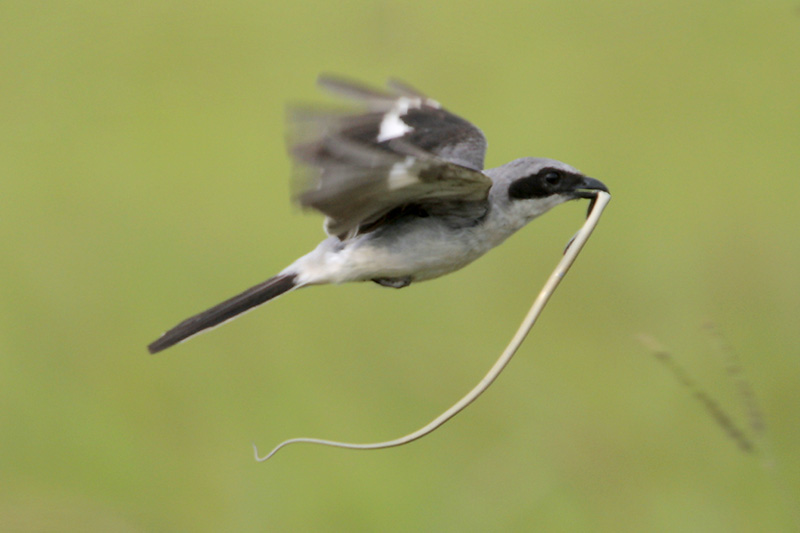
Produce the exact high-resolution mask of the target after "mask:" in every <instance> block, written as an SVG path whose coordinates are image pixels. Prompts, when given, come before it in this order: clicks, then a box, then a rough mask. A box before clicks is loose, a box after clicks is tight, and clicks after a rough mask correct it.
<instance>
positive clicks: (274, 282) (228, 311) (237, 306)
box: [147, 273, 302, 353]
mask: <svg viewBox="0 0 800 533" xmlns="http://www.w3.org/2000/svg"><path fill="white" fill-rule="evenodd" d="M296 278H297V274H294V273H287V274H278V275H277V276H275V277H273V278H270V279H268V280H267V281H265V282H263V283H259V284H258V285H256V286H255V287H250V288H249V289H247V290H246V291H244V292H243V293H241V294H239V295H237V296H234V297H233V298H230V299H228V300H225V301H224V302H222V303H221V304H217V305H215V306H214V307H212V308H211V309H207V310H205V311H203V312H202V313H199V314H197V315H195V316H193V317H191V318H187V319H186V320H184V321H183V322H181V323H180V324H178V325H177V326H175V327H174V328H172V329H171V330H169V331H167V332H166V333H164V334H163V335H161V337H159V338H158V339H157V340H156V341H154V342H153V343H151V344H150V345H149V346H148V347H147V349H148V350H150V353H156V352H160V351H161V350H166V349H167V348H169V347H170V346H174V345H175V344H178V343H179V342H183V341H185V340H186V339H188V338H189V337H192V336H194V335H197V334H198V333H201V332H203V331H205V330H207V329H211V328H213V327H216V326H219V325H220V324H222V323H223V322H227V321H228V320H231V319H233V318H236V317H237V316H238V315H240V314H242V313H244V312H245V311H249V310H250V309H252V308H254V307H256V306H258V305H261V304H263V303H266V302H268V301H269V300H272V299H273V298H276V297H278V296H280V295H281V294H283V293H285V292H288V291H290V290H292V289H296V288H297V287H298V286H302V285H301V284H298V283H297V282H296Z"/></svg>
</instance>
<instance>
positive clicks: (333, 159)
mask: <svg viewBox="0 0 800 533" xmlns="http://www.w3.org/2000/svg"><path fill="white" fill-rule="evenodd" d="M320 83H321V85H323V87H324V88H326V89H328V90H331V91H332V92H334V93H336V94H338V95H341V96H346V97H348V98H350V99H354V100H356V101H358V102H359V103H360V104H361V106H360V107H359V108H357V109H355V110H353V109H347V110H334V111H329V110H319V109H316V110H311V109H298V110H294V111H293V112H292V114H291V115H290V122H291V124H292V126H293V127H292V129H291V131H292V136H291V140H290V153H291V155H292V156H293V158H294V159H295V161H296V163H297V164H298V166H299V168H300V169H302V170H303V171H304V173H305V176H306V179H305V185H304V186H303V187H302V190H301V192H300V193H299V194H298V195H297V199H298V201H299V203H300V204H301V205H302V206H303V207H307V208H313V209H316V210H317V211H320V212H321V213H323V214H324V215H325V216H326V217H327V220H326V230H327V231H328V232H329V233H331V234H333V235H339V236H340V237H341V238H344V237H345V236H352V235H356V234H359V233H363V232H365V231H373V230H374V229H376V228H377V227H380V225H381V221H382V220H384V219H386V220H389V219H388V218H386V215H387V214H388V213H390V212H397V210H398V209H400V210H404V208H405V207H407V206H418V207H420V208H421V209H420V210H417V209H416V208H415V209H405V212H424V213H430V212H435V211H437V206H442V205H445V204H446V205H447V206H448V209H449V212H452V213H454V214H458V206H459V205H464V206H467V204H470V205H469V207H468V208H466V209H465V211H464V213H465V214H464V216H465V217H466V216H474V214H475V212H476V207H475V205H474V204H476V203H477V204H480V203H483V204H485V203H486V202H487V197H488V191H489V188H490V187H491V183H492V182H491V180H490V179H489V178H488V177H487V176H486V175H485V174H484V173H483V172H482V168H483V158H484V154H485V151H486V139H485V137H484V136H483V133H482V132H481V131H480V130H479V129H478V128H477V127H475V126H474V125H472V124H470V123H469V122H467V121H466V120H464V119H462V118H460V117H458V116H456V115H454V114H452V113H450V112H448V111H446V110H445V109H443V108H442V107H441V106H440V105H439V104H438V103H437V102H435V101H433V100H431V99H429V98H426V97H425V96H423V95H422V93H420V92H419V91H416V89H413V88H411V87H409V86H407V85H405V84H402V83H401V82H391V83H390V90H391V92H384V91H379V90H375V89H371V88H366V87H363V86H360V85H357V84H354V83H351V82H348V81H344V80H341V79H335V78H330V77H325V78H321V80H320Z"/></svg>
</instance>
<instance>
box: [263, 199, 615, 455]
mask: <svg viewBox="0 0 800 533" xmlns="http://www.w3.org/2000/svg"><path fill="white" fill-rule="evenodd" d="M610 200H611V195H609V194H608V193H605V192H599V193H598V194H597V198H596V199H594V200H593V202H592V204H593V205H592V206H591V210H590V212H589V215H588V216H587V218H586V222H584V224H583V226H582V227H581V229H580V230H579V231H578V233H576V234H575V237H573V239H572V241H571V242H570V244H569V245H568V246H567V249H566V250H565V251H564V256H563V257H562V258H561V261H559V263H558V265H557V266H556V268H555V270H553V273H552V274H550V277H549V278H548V280H547V282H546V283H545V284H544V287H542V290H541V292H539V296H537V297H536V300H535V301H534V302H533V305H532V306H531V309H530V311H528V314H527V315H526V316H525V319H524V320H523V321H522V324H521V325H520V326H519V329H518V330H517V332H516V334H514V337H513V338H512V339H511V341H510V342H509V343H508V346H506V349H505V350H504V351H503V353H502V354H501V355H500V357H499V358H498V359H497V361H496V362H495V364H494V365H493V366H492V368H490V369H489V371H488V372H487V373H486V375H485V376H484V377H483V379H481V380H480V382H479V383H478V384H477V385H475V387H473V389H472V390H471V391H469V392H468V393H467V394H466V395H464V397H463V398H461V399H460V400H458V401H457V402H456V403H455V404H454V405H453V406H452V407H450V408H449V409H447V410H446V411H445V412H443V413H442V414H440V415H439V416H438V417H436V418H435V419H434V420H432V421H431V422H430V423H429V424H427V425H426V426H424V427H421V428H420V429H418V430H416V431H414V432H412V433H409V434H408V435H405V436H403V437H400V438H397V439H394V440H387V441H384V442H372V443H364V444H359V443H350V442H339V441H334V440H325V439H315V438H309V437H299V438H295V439H289V440H285V441H283V442H281V443H280V444H278V445H277V446H276V447H275V448H273V449H272V451H271V452H269V453H268V454H267V455H265V456H263V457H259V455H258V448H256V445H255V444H253V450H254V453H255V458H256V461H259V462H263V461H266V460H267V459H269V458H270V457H272V456H273V455H275V454H276V453H277V452H278V451H279V450H280V449H281V448H284V447H286V446H288V445H289V444H296V443H301V442H305V443H308V444H321V445H323V446H334V447H337V448H347V449H350V450H379V449H382V448H391V447H393V446H402V445H403V444H408V443H409V442H413V441H415V440H417V439H419V438H421V437H424V436H425V435H427V434H429V433H431V432H433V431H434V430H435V429H438V428H439V427H440V426H442V425H443V424H444V423H445V422H447V421H448V420H450V419H451V418H453V417H454V416H456V415H457V414H458V413H460V412H461V411H463V410H464V408H466V407H467V406H468V405H469V404H471V403H472V402H474V401H475V400H476V399H477V398H478V397H479V396H480V395H481V394H483V393H484V392H485V391H486V389H488V388H489V386H490V385H491V384H492V383H493V382H494V380H495V379H497V377H498V376H499V375H500V372H502V371H503V369H504V368H505V367H506V365H508V363H509V361H511V358H512V357H513V356H514V354H515V353H516V352H517V350H518V349H519V347H520V345H521V344H522V341H524V340H525V337H526V336H527V335H528V332H529V331H530V330H531V328H532V327H533V325H534V323H535V322H536V319H537V318H539V315H540V314H541V313H542V310H543V309H544V306H545V305H546V304H547V302H548V300H549V299H550V297H551V296H552V295H553V292H555V290H556V287H558V284H559V283H560V282H561V280H562V279H563V278H564V276H565V275H566V273H567V271H568V270H569V268H570V267H571V266H572V263H574V262H575V259H576V258H577V257H578V254H579V253H580V251H581V249H582V248H583V245H584V244H586V241H587V240H588V239H589V236H590V235H591V234H592V231H594V228H595V226H597V223H598V221H599V220H600V215H601V214H602V213H603V209H605V207H606V205H607V204H608V202H609V201H610Z"/></svg>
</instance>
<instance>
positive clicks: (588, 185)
mask: <svg viewBox="0 0 800 533" xmlns="http://www.w3.org/2000/svg"><path fill="white" fill-rule="evenodd" d="M600 191H602V192H608V187H606V186H605V184H604V183H603V182H602V181H600V180H596V179H594V178H589V177H587V176H584V178H583V180H581V182H580V184H579V185H578V186H577V187H575V198H588V199H590V200H591V201H590V202H589V208H588V209H587V210H586V216H587V217H588V216H589V214H590V213H591V212H592V209H594V203H595V201H596V200H597V193H598V192H600Z"/></svg>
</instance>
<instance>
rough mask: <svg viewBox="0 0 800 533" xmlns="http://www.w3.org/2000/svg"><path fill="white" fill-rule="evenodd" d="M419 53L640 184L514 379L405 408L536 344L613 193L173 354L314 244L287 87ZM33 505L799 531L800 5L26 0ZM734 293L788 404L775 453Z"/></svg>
mask: <svg viewBox="0 0 800 533" xmlns="http://www.w3.org/2000/svg"><path fill="white" fill-rule="evenodd" d="M319 72H336V73H343V74H346V75H348V76H351V77H355V78H358V79H362V80H365V81H367V82H370V83H373V84H380V83H382V82H383V81H384V80H385V79H386V78H388V77H390V76H394V77H398V78H400V79H404V80H406V81H408V82H409V83H411V84H412V85H415V86H417V87H419V88H420V89H422V90H423V91H425V92H427V93H428V94H430V95H431V96H432V97H434V98H436V99H438V100H439V101H441V102H442V103H443V104H444V105H445V106H447V107H448V108H449V109H451V110H453V111H454V112H456V113H458V114H461V115H463V116H465V117H467V118H468V119H470V120H472V121H473V122H475V123H476V124H478V125H479V126H480V127H482V128H483V129H484V131H485V133H486V135H487V137H488V138H489V142H490V147H489V153H488V157H487V165H488V166H496V165H499V164H502V163H504V162H506V161H508V160H510V159H512V158H516V157H521V156H526V155H535V156H546V157H552V158H557V159H561V160H563V161H567V162H569V163H570V164H572V165H574V166H576V167H578V168H580V169H582V170H584V171H585V172H587V173H588V174H590V175H592V176H595V177H597V178H600V179H602V180H603V181H604V182H605V183H606V184H607V185H608V186H609V187H610V189H611V191H612V193H613V194H614V199H613V201H612V203H611V204H610V206H609V208H608V210H607V211H606V214H605V216H604V218H603V220H602V221H601V223H600V226H599V228H598V230H597V232H596V233H595V236H594V237H593V238H592V240H590V242H589V244H588V246H587V248H586V249H585V250H584V253H583V254H582V255H581V257H580V258H579V260H578V262H577V264H576V266H575V267H574V268H573V270H572V272H571V273H570V275H569V276H568V278H567V280H566V282H565V283H564V285H563V286H562V287H561V288H560V289H559V291H558V293H557V294H556V295H555V298H554V300H553V301H552V303H551V305H550V306H549V307H548V309H547V310H546V311H545V313H544V315H543V317H542V318H541V320H540V322H539V324H538V325H537V327H536V328H534V331H533V333H532V335H531V337H530V338H529V339H528V341H527V342H526V344H525V345H524V346H523V348H522V350H521V351H520V353H519V354H518V355H517V358H516V359H515V360H514V362H513V363H512V364H511V366H510V367H509V368H508V369H507V371H506V373H505V374H504V375H503V376H502V377H501V378H500V380H499V381H498V382H497V383H496V384H495V386H494V387H493V388H492V389H491V390H490V391H489V393H488V394H487V395H486V396H484V397H483V398H481V399H480V400H479V401H478V402H477V403H476V404H474V405H472V406H471V407H470V408H469V409H468V410H467V411H466V412H464V413H463V414H461V415H459V416H458V417H457V418H456V419H455V420H453V421H452V422H450V423H449V424H447V425H446V426H445V427H444V428H443V429H441V430H440V431H438V432H436V433H434V434H433V435H431V436H430V437H428V438H426V439H423V440H421V441H419V442H417V443H414V444H412V445H410V446H407V447H404V448H398V449H393V450H389V451H381V452H351V451H344V450H335V449H329V448H319V447H312V446H297V447H295V448H291V447H290V448H288V449H286V450H284V451H282V452H281V453H280V454H278V455H277V456H276V457H275V459H274V460H272V461H270V462H268V463H265V464H257V463H255V462H254V461H253V458H252V452H251V449H250V443H251V442H253V441H255V442H256V443H258V444H259V446H260V447H261V449H262V450H267V449H269V448H270V447H271V446H273V445H274V444H276V443H277V442H279V441H281V440H283V439H285V438H289V437H294V436H302V435H306V436H319V437H325V438H334V439H343V440H351V441H360V442H364V441H374V440H384V439H389V438H394V437H397V436H399V435H401V434H404V433H407V432H409V431H411V430H413V429H416V428H417V427H419V426H421V425H422V424H424V423H427V422H428V421H429V420H430V419H432V418H434V417H435V416H436V415H437V414H438V413H439V412H441V411H442V410H444V409H445V408H446V407H448V406H449V405H450V404H451V403H452V402H454V401H455V400H456V399H457V398H458V397H460V396H461V395H462V394H463V393H464V392H466V391H467V390H468V389H469V388H471V387H472V386H473V385H474V384H475V383H476V382H477V381H478V379H479V378H480V377H481V376H482V375H483V373H484V372H485V371H486V369H487V368H488V367H489V366H490V365H491V363H492V362H493V361H494V359H495V358H496V357H497V355H498V354H499V352H500V350H501V349H502V348H503V347H504V346H505V343H506V342H507V341H508V339H509V337H510V335H511V334H512V333H513V332H514V330H515V329H516V327H517V325H518V324H519V321H520V320H521V318H522V316H523V314H524V313H525V311H526V310H527V308H528V306H529V305H530V303H531V300H532V298H533V297H534V295H535V294H536V293H537V292H538V290H539V288H540V287H541V285H542V283H543V282H544V280H545V278H546V276H547V275H548V274H549V272H550V271H551V269H552V268H553V266H554V265H555V263H556V262H557V261H558V259H559V257H560V253H561V250H562V248H563V246H564V244H565V243H566V241H567V240H568V239H569V237H570V236H572V234H573V233H574V231H575V230H576V229H577V228H578V227H579V226H580V224H581V223H582V220H583V214H584V211H585V208H586V204H585V203H582V204H579V203H572V204H569V205H566V206H563V207H560V208H558V209H557V210H555V211H554V212H552V213H551V214H549V215H547V216H546V217H544V218H542V219H541V220H538V221H537V222H535V223H534V224H532V225H531V226H529V227H528V228H525V230H523V231H522V232H520V233H519V234H518V235H516V236H514V237H513V238H512V239H510V240H509V241H508V242H507V243H506V244H505V245H504V246H502V247H501V248H499V249H498V250H495V251H493V252H492V253H490V254H489V255H488V256H486V257H485V258H483V259H481V260H479V261H478V262H476V263H475V264H474V265H471V266H470V267H468V268H467V269H465V270H463V271H461V272H458V273H456V274H453V275H450V276H448V277H446V278H443V279H440V280H436V281H432V282H428V283H423V284H419V285H412V286H411V287H410V288H408V289H405V290H402V291H394V290H388V289H383V288H380V287H378V286H376V285H374V284H360V285H349V286H342V287H320V288H314V289H311V290H308V291H300V292H298V293H295V294H292V295H290V296H289V297H286V298H285V299H284V298H282V299H280V300H278V301H277V302H273V303H272V304H270V305H269V306H267V307H265V308H263V309H259V310H258V311H256V312H254V313H251V314H249V315H247V316H246V317H244V318H242V319H240V320H237V321H236V322H234V323H231V324H228V325H226V326H225V327H223V328H220V329H218V330H216V331H214V332H212V333H209V334H206V335H203V336H201V337H198V338H196V339H193V340H192V341H191V342H188V343H185V344H182V345H180V346H179V347H177V348H174V349H171V350H169V351H167V352H165V353H163V354H159V355H158V356H150V355H148V354H147V352H146V349H145V346H146V344H147V343H148V342H150V341H152V340H153V339H154V338H155V337H156V336H158V334H160V333H161V332H162V331H164V330H165V329H166V328H168V327H170V326H172V325H174V324H175V323H176V322H177V321H179V320H181V319H183V318H185V317H186V316H188V315H190V314H193V313H195V312H197V311H200V310H202V309H204V308H206V307H207V306H210V305H212V304H215V303H217V302H218V301H220V300H222V299H224V298H226V297H228V296H231V295H233V294H235V293H237V292H239V291H240V290H242V289H244V288H247V287H249V286H250V285H252V284H255V283H257V282H259V281H262V280H263V279H265V278H266V277H268V276H270V275H271V274H273V273H275V272H277V271H278V270H280V269H282V268H283V267H284V266H286V265H287V264H288V263H289V262H291V261H292V260H294V259H295V258H296V257H297V256H299V255H300V254H302V253H304V252H306V251H308V250H309V249H311V248H312V247H313V246H314V245H315V244H316V243H317V241H318V240H319V239H320V238H321V236H322V231H321V219H320V218H319V217H317V216H315V215H313V214H304V213H301V212H300V210H299V209H297V208H296V207H294V206H292V205H291V204H290V202H289V191H290V185H289V179H288V178H289V176H290V165H289V161H288V158H287V156H286V155H285V152H284V112H285V105H286V104H287V102H297V101H312V102H324V101H326V100H325V98H324V96H323V95H321V94H320V93H319V92H318V91H317V89H316V87H315V84H314V82H315V79H316V76H317V74H318V73H319ZM0 137H1V140H2V142H1V143H0V146H1V147H0V180H1V181H0V182H1V183H2V190H1V191H0V221H1V223H0V239H1V241H0V242H2V250H3V251H2V253H1V254H0V275H1V277H0V291H1V292H0V530H1V531H165V532H166V531H290V530H294V531H299V530H317V531H409V530H427V531H489V530H493V531H523V530H537V531H609V532H618V531H698V532H709V531H725V532H729V531H790V530H796V529H797V528H800V519H799V518H798V511H797V501H798V499H800V497H799V495H800V456H799V454H798V451H800V443H799V442H798V440H800V400H798V385H800V364H799V363H798V356H799V355H800V349H798V340H800V338H799V337H800V335H798V316H800V238H799V237H800V231H798V228H800V212H799V211H798V206H797V204H798V200H799V199H800V185H798V178H799V177H800V176H798V170H800V3H798V2H797V1H766V2H756V1H721V0H718V1H703V2H695V1H691V2H690V1H672V2H655V3H649V4H643V3H641V2H633V1H617V2H602V3H598V2H590V1H574V2H530V1H519V2H494V3H489V2H486V3H479V2H457V1H452V0H451V1H442V2H435V3H434V2H398V1H396V2H371V1H352V2H324V3H301V2H295V3H289V2H285V3H282V2H281V3H279V2H217V3H212V2H203V3H192V2H107V1H106V2H88V1H87V2H29V1H24V2H14V1H5V2H2V4H0ZM706 320H713V321H714V322H715V323H716V324H717V325H718V329H719V331H720V332H722V334H724V335H725V337H726V338H727V340H728V342H729V343H730V345H731V346H733V348H734V350H735V351H736V353H738V354H739V356H740V357H741V359H742V364H743V366H744V368H745V371H746V373H747V376H748V379H749V380H750V383H751V385H752V387H753V389H754V391H755V394H756V395H757V397H758V399H759V400H760V402H761V406H762V409H763V411H764V416H765V422H766V427H767V429H766V433H765V434H764V436H763V437H760V438H757V444H758V448H759V453H758V454H754V455H747V454H744V453H742V452H741V451H740V450H739V449H738V448H737V446H736V444H735V443H734V442H733V441H732V440H731V439H730V438H728V437H727V436H726V435H725V433H724V432H723V431H722V430H721V429H720V428H719V427H718V426H717V425H715V423H714V422H713V421H712V420H711V418H710V417H709V416H708V413H707V412H706V411H704V409H703V408H702V406H701V405H700V403H699V402H697V401H696V400H695V399H694V398H692V393H691V391H689V390H687V389H686V388H684V387H681V385H680V384H679V383H678V382H677V381H676V380H675V379H674V377H673V376H672V375H670V374H669V372H668V371H666V369H665V368H664V367H663V366H662V365H660V364H659V363H658V362H657V361H656V360H655V358H654V357H653V356H652V354H651V353H649V352H648V351H647V350H646V349H645V348H644V347H643V346H642V345H641V344H640V343H639V342H638V341H637V340H636V335H638V334H640V333H647V334H650V335H652V336H654V337H656V338H657V339H659V340H660V341H661V342H662V343H664V344H666V345H667V346H669V347H670V348H671V349H672V350H673V353H674V357H675V358H676V360H677V361H679V362H680V364H681V365H683V366H684V367H685V368H687V370H688V371H689V372H690V373H692V375H693V376H694V377H695V379H697V381H698V382H699V383H701V384H702V386H703V387H705V388H706V390H707V391H708V394H710V395H713V396H714V397H715V398H717V400H718V401H719V403H720V404H721V405H723V406H724V407H725V408H726V409H727V410H728V411H729V412H730V414H731V416H732V417H733V418H734V419H736V420H737V422H738V423H740V424H744V423H745V421H746V412H745V410H744V409H743V408H742V407H741V404H740V401H739V400H740V398H739V397H738V395H737V393H736V384H735V382H732V380H731V379H729V378H728V376H726V369H725V363H724V362H723V361H722V360H721V358H720V356H719V353H717V352H716V351H715V350H714V348H713V342H711V341H712V340H713V339H710V338H709V335H708V334H707V333H706V332H704V330H703V328H702V324H703V323H704V322H705V321H706Z"/></svg>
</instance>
